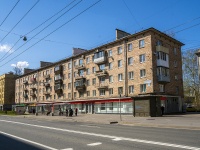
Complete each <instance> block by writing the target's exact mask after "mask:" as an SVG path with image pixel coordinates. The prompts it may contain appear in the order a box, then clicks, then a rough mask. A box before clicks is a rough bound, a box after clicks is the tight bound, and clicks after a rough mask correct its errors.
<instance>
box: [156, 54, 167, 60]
mask: <svg viewBox="0 0 200 150" xmlns="http://www.w3.org/2000/svg"><path fill="white" fill-rule="evenodd" d="M167 57H168V54H166V53H164V52H157V59H161V60H164V61H167Z"/></svg>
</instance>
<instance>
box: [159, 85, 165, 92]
mask: <svg viewBox="0 0 200 150" xmlns="http://www.w3.org/2000/svg"><path fill="white" fill-rule="evenodd" d="M159 90H160V92H164V91H165V89H164V85H163V84H159Z"/></svg>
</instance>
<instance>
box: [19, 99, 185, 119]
mask: <svg viewBox="0 0 200 150" xmlns="http://www.w3.org/2000/svg"><path fill="white" fill-rule="evenodd" d="M182 106H183V103H182V99H181V98H180V97H178V96H169V95H139V96H135V97H123V98H109V99H94V100H91V99H90V100H74V101H60V102H43V103H39V102H37V103H26V104H24V108H25V110H26V112H28V113H33V114H36V115H52V116H53V115H65V113H66V110H69V109H72V110H73V111H74V112H75V110H76V109H77V110H78V113H84V114H130V115H133V116H135V117H137V116H141V117H142V116H151V117H156V116H161V115H162V113H165V114H170V113H176V112H182ZM161 107H162V108H163V112H162V109H161ZM20 108H21V107H20Z"/></svg>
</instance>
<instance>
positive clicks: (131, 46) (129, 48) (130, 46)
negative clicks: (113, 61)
mask: <svg viewBox="0 0 200 150" xmlns="http://www.w3.org/2000/svg"><path fill="white" fill-rule="evenodd" d="M127 47H128V51H132V50H133V44H132V43H129V44H128V46H127Z"/></svg>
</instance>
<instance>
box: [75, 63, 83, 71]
mask: <svg viewBox="0 0 200 150" xmlns="http://www.w3.org/2000/svg"><path fill="white" fill-rule="evenodd" d="M75 69H78V70H79V69H85V64H81V65H76V66H75Z"/></svg>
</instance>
